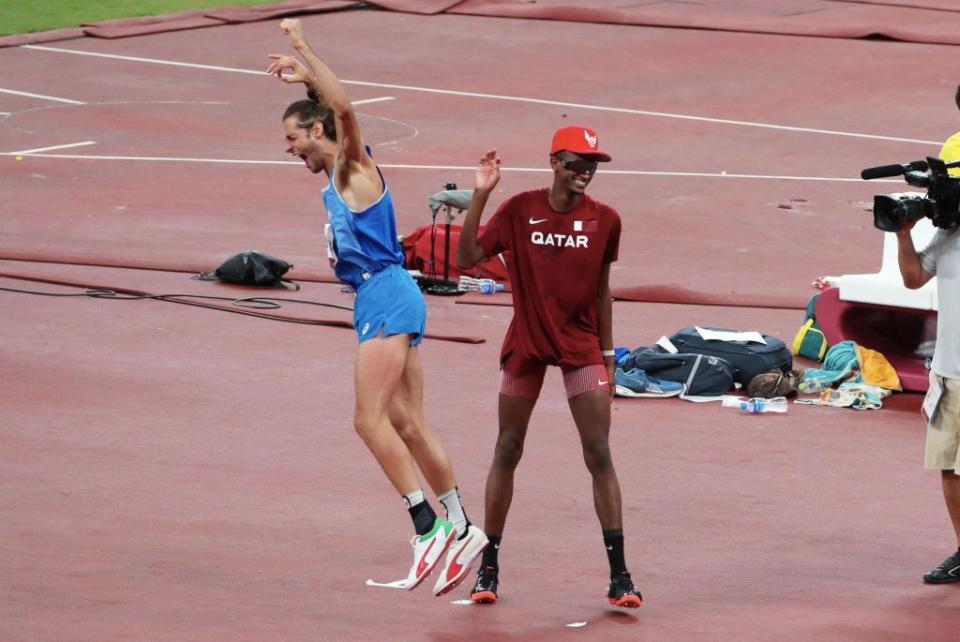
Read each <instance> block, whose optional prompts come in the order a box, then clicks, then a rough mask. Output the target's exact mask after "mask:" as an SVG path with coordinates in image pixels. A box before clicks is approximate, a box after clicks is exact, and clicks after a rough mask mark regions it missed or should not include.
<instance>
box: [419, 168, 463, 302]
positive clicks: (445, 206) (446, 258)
mask: <svg viewBox="0 0 960 642" xmlns="http://www.w3.org/2000/svg"><path fill="white" fill-rule="evenodd" d="M444 189H445V190H455V189H457V184H456V183H447V185H446V187H445V188H444ZM441 210H442V211H443V216H444V225H443V231H444V239H443V279H438V278H437V274H436V266H437V263H436V260H435V253H436V252H435V250H436V243H434V242H433V240H432V239H431V243H430V276H429V277H428V278H426V279H424V281H423V284H422V288H423V291H424V292H426V293H427V294H436V295H439V296H458V295H461V294H463V292H461V291H460V290H459V288H458V287H457V283H456V281H451V280H450V224H451V223H452V222H453V219H454V214H453V206H452V205H451V204H450V203H447V202H444V203H442V205H441V207H440V209H439V210H434V213H433V226H434V229H436V226H437V212H438V211H441Z"/></svg>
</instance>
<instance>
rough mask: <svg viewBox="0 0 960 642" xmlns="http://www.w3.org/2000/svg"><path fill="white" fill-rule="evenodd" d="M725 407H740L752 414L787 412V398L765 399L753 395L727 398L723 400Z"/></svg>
mask: <svg viewBox="0 0 960 642" xmlns="http://www.w3.org/2000/svg"><path fill="white" fill-rule="evenodd" d="M723 407H724V408H738V409H740V410H746V411H747V412H749V413H750V414H751V415H759V414H760V413H763V412H786V411H787V400H786V399H785V398H783V397H774V398H773V399H764V398H763V397H751V398H750V399H735V398H727V399H724V400H723Z"/></svg>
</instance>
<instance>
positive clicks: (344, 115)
mask: <svg viewBox="0 0 960 642" xmlns="http://www.w3.org/2000/svg"><path fill="white" fill-rule="evenodd" d="M280 28H281V29H282V30H283V32H284V33H285V34H287V35H288V36H289V37H290V44H291V45H292V46H293V48H294V49H295V50H296V51H297V53H299V54H300V55H301V56H302V57H303V59H304V61H305V62H306V63H307V65H306V66H307V70H308V72H309V73H304V72H303V71H301V70H300V69H298V68H297V66H296V65H299V64H300V63H299V61H297V60H296V59H295V58H291V57H290V56H281V55H279V54H273V55H271V56H270V57H271V58H273V59H274V62H273V64H271V65H270V67H269V68H268V69H267V72H268V73H272V74H276V75H277V76H278V77H280V78H281V79H283V80H286V81H287V82H303V83H304V84H306V85H307V86H309V87H310V88H311V89H313V90H314V92H315V93H316V94H317V95H318V96H319V97H320V99H321V101H323V104H325V105H326V106H327V107H329V108H330V109H331V110H333V113H334V116H335V118H336V127H337V146H338V147H339V157H338V158H337V161H336V162H335V163H334V172H335V177H336V182H337V187H338V189H340V190H341V193H342V195H343V197H344V199H346V200H347V201H348V204H349V205H350V206H351V207H356V208H357V209H365V207H366V206H368V205H369V204H370V203H373V202H374V201H376V199H378V198H380V194H381V193H382V191H383V185H382V183H381V181H380V176H379V174H378V173H377V168H376V165H375V164H374V162H373V159H372V158H370V156H369V155H368V154H367V153H366V150H365V149H364V144H363V137H362V136H361V134H360V124H359V122H358V121H357V114H356V112H355V111H354V109H353V104H352V103H351V102H350V98H349V97H348V96H347V92H346V90H345V89H344V88H343V85H342V84H341V83H340V81H339V80H338V79H337V77H336V75H335V74H334V73H333V71H331V70H330V68H329V67H328V66H327V65H326V63H324V62H323V60H321V59H320V57H319V56H317V54H316V53H315V52H314V51H313V48H312V47H310V44H309V43H308V42H307V40H306V38H305V37H304V34H303V25H302V24H301V22H300V20H299V19H297V18H286V19H284V20H283V21H281V22H280ZM301 66H302V65H301ZM284 70H290V71H292V72H293V75H291V76H284V75H282V72H283V71H284ZM301 77H302V78H303V79H302V80H301V79H300V78H301ZM358 179H360V180H358Z"/></svg>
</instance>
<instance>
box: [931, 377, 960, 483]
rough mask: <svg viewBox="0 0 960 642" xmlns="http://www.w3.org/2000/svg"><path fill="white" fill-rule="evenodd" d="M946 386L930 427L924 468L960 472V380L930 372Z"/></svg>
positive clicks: (959, 473)
mask: <svg viewBox="0 0 960 642" xmlns="http://www.w3.org/2000/svg"><path fill="white" fill-rule="evenodd" d="M934 377H936V378H937V379H938V380H939V381H940V385H942V386H943V396H942V397H940V408H939V410H938V411H937V415H936V417H934V419H933V421H932V422H930V424H929V425H928V426H927V447H926V453H925V454H924V461H923V467H924V468H926V469H927V470H953V471H954V472H955V473H957V474H958V475H960V379H950V378H949V377H941V376H939V375H936V374H934V373H933V372H931V373H930V381H931V383H932V382H933V380H934Z"/></svg>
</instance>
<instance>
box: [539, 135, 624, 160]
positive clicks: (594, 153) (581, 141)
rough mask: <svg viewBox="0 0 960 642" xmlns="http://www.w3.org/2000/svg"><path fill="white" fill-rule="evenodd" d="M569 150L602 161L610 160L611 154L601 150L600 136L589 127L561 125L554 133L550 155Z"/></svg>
mask: <svg viewBox="0 0 960 642" xmlns="http://www.w3.org/2000/svg"><path fill="white" fill-rule="evenodd" d="M562 151H568V152H573V153H574V154H579V155H580V156H584V157H588V158H589V159H590V160H595V161H598V162H601V163H607V162H610V154H605V153H604V152H601V151H600V138H599V137H598V136H597V132H596V131H594V130H592V129H590V128H589V127H577V126H571V127H561V128H560V129H558V130H557V131H556V133H555V134H554V135H553V143H552V144H551V145H550V155H551V156H553V155H554V154H556V153H557V152H562Z"/></svg>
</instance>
